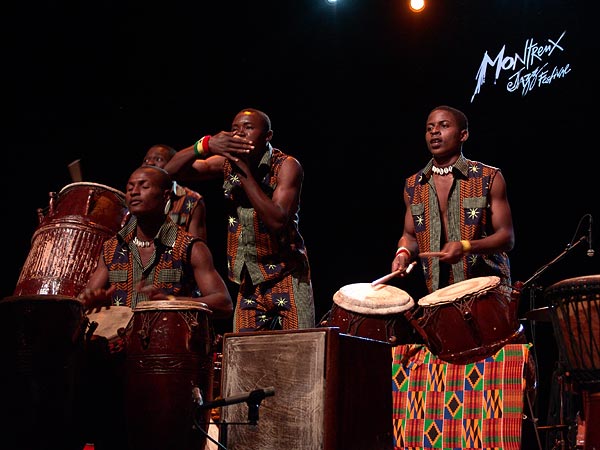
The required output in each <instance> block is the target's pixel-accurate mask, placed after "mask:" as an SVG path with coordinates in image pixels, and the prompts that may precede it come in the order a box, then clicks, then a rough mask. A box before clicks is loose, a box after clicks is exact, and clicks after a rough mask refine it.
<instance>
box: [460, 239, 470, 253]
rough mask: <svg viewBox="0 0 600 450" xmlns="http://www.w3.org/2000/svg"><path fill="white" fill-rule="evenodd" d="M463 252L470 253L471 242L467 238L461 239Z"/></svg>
mask: <svg viewBox="0 0 600 450" xmlns="http://www.w3.org/2000/svg"><path fill="white" fill-rule="evenodd" d="M460 245H461V246H462V251H463V253H469V252H470V251H471V243H470V242H469V241H467V240H463V241H460Z"/></svg>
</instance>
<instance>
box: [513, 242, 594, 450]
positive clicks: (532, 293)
mask: <svg viewBox="0 0 600 450" xmlns="http://www.w3.org/2000/svg"><path fill="white" fill-rule="evenodd" d="M587 240H588V239H587V238H586V236H584V235H583V236H581V237H580V238H579V239H578V240H577V241H576V242H575V243H573V244H571V243H570V242H569V243H568V244H567V246H566V247H565V249H564V250H563V251H562V252H561V253H559V254H558V255H557V256H556V257H555V258H553V259H552V260H551V261H549V262H548V263H546V264H544V265H543V266H542V267H540V268H539V269H538V270H537V271H536V272H535V273H534V274H533V275H532V276H531V277H530V278H529V279H528V280H527V281H525V282H524V283H523V284H522V285H521V290H523V289H525V288H526V287H528V286H529V285H531V290H530V291H529V308H530V311H533V310H535V291H536V290H540V288H538V287H537V286H536V285H535V280H537V279H538V278H539V277H540V276H541V275H542V274H543V273H544V272H545V271H546V270H548V268H550V267H551V266H552V265H554V264H555V263H557V262H558V261H560V260H561V259H563V258H564V257H565V256H567V255H568V254H569V253H571V252H572V251H573V250H574V249H575V248H576V247H577V246H579V245H580V244H581V243H582V242H584V241H587ZM530 327H531V338H532V340H533V342H534V343H535V320H533V321H532V323H531V325H530ZM536 347H537V346H535V345H534V352H535V353H537V351H536ZM559 358H561V359H562V355H559ZM534 361H535V366H536V368H535V369H536V374H537V373H538V372H539V370H538V367H537V357H535V358H534ZM559 366H560V364H559ZM536 377H537V375H536ZM559 383H560V386H559V387H560V389H561V392H560V393H559V396H560V409H561V410H560V412H559V415H560V422H561V423H560V424H559V425H556V426H550V427H538V424H537V422H538V418H537V416H536V414H534V411H533V409H534V408H533V405H532V404H531V402H530V401H529V409H530V412H531V414H532V416H533V417H532V422H533V427H534V430H535V436H536V438H537V442H538V446H539V448H540V450H541V448H542V445H541V441H540V436H539V432H538V430H540V429H554V428H556V429H558V430H559V432H560V434H561V438H560V442H559V443H558V444H559V445H561V448H562V449H563V450H564V444H565V439H564V436H563V433H564V430H565V429H566V428H568V427H567V426H566V425H564V424H563V423H562V422H563V419H562V417H563V411H562V403H563V398H562V397H563V392H562V389H563V387H562V376H560V375H559ZM527 399H528V400H529V396H527Z"/></svg>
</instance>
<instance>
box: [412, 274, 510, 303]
mask: <svg viewBox="0 0 600 450" xmlns="http://www.w3.org/2000/svg"><path fill="white" fill-rule="evenodd" d="M499 284H500V277H496V276H492V277H476V278H470V279H468V280H464V281H459V282H458V283H454V284H452V285H450V286H446V287H443V288H441V289H438V290H437V291H434V292H432V293H431V294H429V295H426V296H425V297H423V298H421V299H419V302H418V303H419V306H433V305H441V304H445V303H453V302H454V301H456V300H459V299H460V298H461V297H463V296H465V295H467V294H474V293H477V292H485V291H487V290H489V289H491V288H493V287H496V286H498V285H499Z"/></svg>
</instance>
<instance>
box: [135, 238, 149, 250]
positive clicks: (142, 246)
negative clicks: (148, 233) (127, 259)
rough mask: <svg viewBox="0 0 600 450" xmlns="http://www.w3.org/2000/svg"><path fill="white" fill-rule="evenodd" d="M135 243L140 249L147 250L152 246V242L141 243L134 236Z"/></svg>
mask: <svg viewBox="0 0 600 450" xmlns="http://www.w3.org/2000/svg"><path fill="white" fill-rule="evenodd" d="M133 243H134V244H135V245H136V246H138V247H141V248H147V247H150V244H152V241H140V240H139V239H138V238H137V236H134V238H133Z"/></svg>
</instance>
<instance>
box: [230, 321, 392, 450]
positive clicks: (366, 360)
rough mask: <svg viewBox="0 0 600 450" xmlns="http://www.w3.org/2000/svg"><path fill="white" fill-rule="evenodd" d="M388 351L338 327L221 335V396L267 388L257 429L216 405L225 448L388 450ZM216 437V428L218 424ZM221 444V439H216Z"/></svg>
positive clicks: (244, 416) (241, 409)
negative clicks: (269, 394)
mask: <svg viewBox="0 0 600 450" xmlns="http://www.w3.org/2000/svg"><path fill="white" fill-rule="evenodd" d="M391 350H392V346H391V345H390V344H388V343H386V342H382V341H377V340H372V339H366V338H362V337H356V336H351V335H346V334H342V333H339V328H337V327H328V328H325V327H324V328H310V329H303V330H293V331H266V332H249V333H226V334H225V335H224V336H223V361H222V364H223V369H222V380H221V383H222V384H221V386H222V397H224V398H227V397H231V396H235V395H240V394H244V393H248V392H251V391H253V390H256V389H264V388H269V387H273V388H274V392H275V394H274V395H273V396H268V397H266V398H265V399H264V400H262V402H261V404H260V407H259V411H258V420H257V422H256V425H248V424H247V422H248V419H249V417H248V412H249V408H248V405H247V404H246V403H237V404H233V405H226V406H223V407H222V412H221V414H222V420H223V421H224V422H225V423H226V425H225V428H226V430H225V437H226V442H224V444H226V446H227V448H228V449H229V450H342V449H343V450H391V449H392V448H393V432H392V395H391V381H390V380H391V371H392V351H391ZM221 436H222V437H223V436H224V435H223V426H221ZM221 441H222V442H223V439H221Z"/></svg>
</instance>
